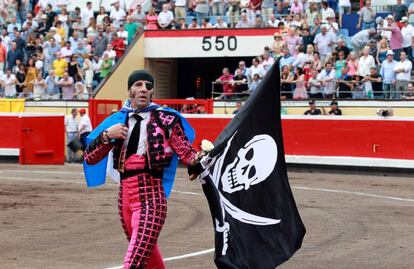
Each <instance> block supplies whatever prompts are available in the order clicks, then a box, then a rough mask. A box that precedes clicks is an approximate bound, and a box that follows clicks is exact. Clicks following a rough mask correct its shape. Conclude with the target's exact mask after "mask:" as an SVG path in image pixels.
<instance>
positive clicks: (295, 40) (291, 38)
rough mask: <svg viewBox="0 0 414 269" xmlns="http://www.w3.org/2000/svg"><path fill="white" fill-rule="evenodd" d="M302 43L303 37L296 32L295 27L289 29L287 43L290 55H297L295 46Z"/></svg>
mask: <svg viewBox="0 0 414 269" xmlns="http://www.w3.org/2000/svg"><path fill="white" fill-rule="evenodd" d="M301 43H302V38H301V37H300V36H299V35H297V34H296V31H295V28H293V27H291V28H289V30H288V36H287V37H286V39H285V45H286V46H287V48H288V49H289V53H290V55H293V56H296V53H295V48H296V46H298V45H300V44H301Z"/></svg>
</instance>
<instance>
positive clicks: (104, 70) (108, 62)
mask: <svg viewBox="0 0 414 269" xmlns="http://www.w3.org/2000/svg"><path fill="white" fill-rule="evenodd" d="M112 64H113V60H112V59H111V57H109V54H108V52H104V54H103V58H102V63H101V68H100V77H101V79H103V78H105V77H106V76H107V75H108V74H109V73H110V72H111V68H112Z"/></svg>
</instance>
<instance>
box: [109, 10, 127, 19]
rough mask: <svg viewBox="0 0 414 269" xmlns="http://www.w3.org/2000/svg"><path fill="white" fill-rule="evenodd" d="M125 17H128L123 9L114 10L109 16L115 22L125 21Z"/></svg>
mask: <svg viewBox="0 0 414 269" xmlns="http://www.w3.org/2000/svg"><path fill="white" fill-rule="evenodd" d="M125 16H126V13H125V10H123V9H121V8H120V9H118V10H116V9H113V10H112V11H111V13H110V15H109V17H110V18H111V19H112V20H115V21H122V20H124V18H125Z"/></svg>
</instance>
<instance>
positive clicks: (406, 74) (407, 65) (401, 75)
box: [394, 60, 413, 81]
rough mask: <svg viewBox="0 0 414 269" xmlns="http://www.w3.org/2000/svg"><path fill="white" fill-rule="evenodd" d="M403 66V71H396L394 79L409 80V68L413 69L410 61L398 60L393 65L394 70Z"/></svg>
mask: <svg viewBox="0 0 414 269" xmlns="http://www.w3.org/2000/svg"><path fill="white" fill-rule="evenodd" d="M403 68H404V72H398V73H397V76H396V79H397V80H408V81H409V80H411V70H412V69H413V64H412V63H411V61H410V60H405V61H404V62H401V61H399V62H398V63H397V64H396V65H395V67H394V71H396V70H399V69H403Z"/></svg>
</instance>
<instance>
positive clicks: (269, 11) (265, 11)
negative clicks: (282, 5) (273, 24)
mask: <svg viewBox="0 0 414 269" xmlns="http://www.w3.org/2000/svg"><path fill="white" fill-rule="evenodd" d="M274 6H275V1H273V0H263V1H262V4H261V11H262V17H263V21H264V22H267V21H268V20H270V18H271V16H272V15H273V17H274V14H273V8H274Z"/></svg>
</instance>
